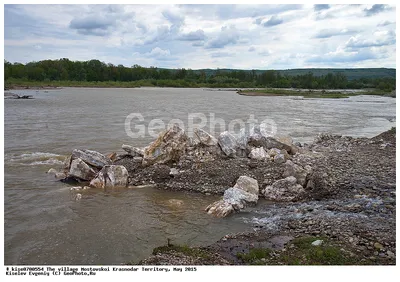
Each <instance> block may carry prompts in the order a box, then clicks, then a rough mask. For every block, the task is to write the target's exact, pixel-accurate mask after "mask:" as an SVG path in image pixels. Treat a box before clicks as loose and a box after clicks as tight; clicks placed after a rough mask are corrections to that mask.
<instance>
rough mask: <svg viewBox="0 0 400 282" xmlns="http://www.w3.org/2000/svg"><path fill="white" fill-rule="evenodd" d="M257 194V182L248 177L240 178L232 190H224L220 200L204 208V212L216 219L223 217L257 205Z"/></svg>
mask: <svg viewBox="0 0 400 282" xmlns="http://www.w3.org/2000/svg"><path fill="white" fill-rule="evenodd" d="M258 192H259V187H258V182H257V180H255V179H253V178H251V177H248V176H241V177H239V179H238V180H237V182H236V184H235V186H234V187H233V188H229V189H227V190H225V192H224V196H223V198H222V199H221V200H219V201H217V202H214V203H212V204H211V205H209V206H208V207H207V208H206V212H207V213H208V214H212V215H214V216H216V217H225V216H227V215H229V214H231V213H233V212H235V211H236V212H238V211H240V210H242V209H244V208H245V207H246V206H249V205H255V204H257V201H258Z"/></svg>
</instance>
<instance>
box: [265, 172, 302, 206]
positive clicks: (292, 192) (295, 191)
mask: <svg viewBox="0 0 400 282" xmlns="http://www.w3.org/2000/svg"><path fill="white" fill-rule="evenodd" d="M264 196H265V198H266V199H268V200H273V201H279V202H290V201H296V200H300V199H302V198H303V197H304V196H305V190H304V188H303V186H301V185H300V184H297V179H296V177H294V176H289V177H286V178H284V179H280V180H278V181H276V182H274V184H272V185H271V186H267V187H266V188H265V189H264Z"/></svg>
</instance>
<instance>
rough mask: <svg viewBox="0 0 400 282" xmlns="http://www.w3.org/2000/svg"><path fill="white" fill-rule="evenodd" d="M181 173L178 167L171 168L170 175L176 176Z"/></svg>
mask: <svg viewBox="0 0 400 282" xmlns="http://www.w3.org/2000/svg"><path fill="white" fill-rule="evenodd" d="M178 174H179V170H177V169H176V168H174V167H173V168H171V170H170V171H169V175H172V176H175V175H178Z"/></svg>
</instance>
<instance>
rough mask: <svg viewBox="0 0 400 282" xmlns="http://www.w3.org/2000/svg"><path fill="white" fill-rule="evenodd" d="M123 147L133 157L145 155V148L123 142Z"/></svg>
mask: <svg viewBox="0 0 400 282" xmlns="http://www.w3.org/2000/svg"><path fill="white" fill-rule="evenodd" d="M122 149H123V150H125V152H127V153H128V155H130V156H132V157H143V155H144V149H141V148H136V147H133V146H130V145H125V144H123V145H122Z"/></svg>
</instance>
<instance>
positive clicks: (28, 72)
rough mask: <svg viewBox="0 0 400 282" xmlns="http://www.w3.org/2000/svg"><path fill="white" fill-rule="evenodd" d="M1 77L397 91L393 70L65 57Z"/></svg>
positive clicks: (65, 82) (14, 68)
mask: <svg viewBox="0 0 400 282" xmlns="http://www.w3.org/2000/svg"><path fill="white" fill-rule="evenodd" d="M4 79H5V82H6V85H7V84H8V85H9V84H23V83H24V82H36V83H37V84H46V83H47V84H49V85H50V84H51V85H54V84H58V85H59V86H91V85H95V84H98V83H100V82H101V83H102V84H100V85H104V86H119V84H120V86H123V87H135V86H161V87H164V86H169V87H240V88H246V87H277V88H308V89H332V88H335V89H344V88H352V89H360V88H378V89H380V90H385V91H391V90H393V89H395V87H396V70H395V69H384V68H381V69H292V70H233V69H216V70H213V69H203V70H191V69H185V68H181V69H164V68H156V67H150V68H145V67H141V66H139V65H134V66H132V67H125V66H123V65H117V66H116V65H113V64H110V63H109V64H106V63H104V62H100V61H99V60H90V61H70V60H69V59H65V58H63V59H60V60H44V61H39V62H30V63H27V64H20V63H10V62H7V61H5V62H4Z"/></svg>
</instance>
